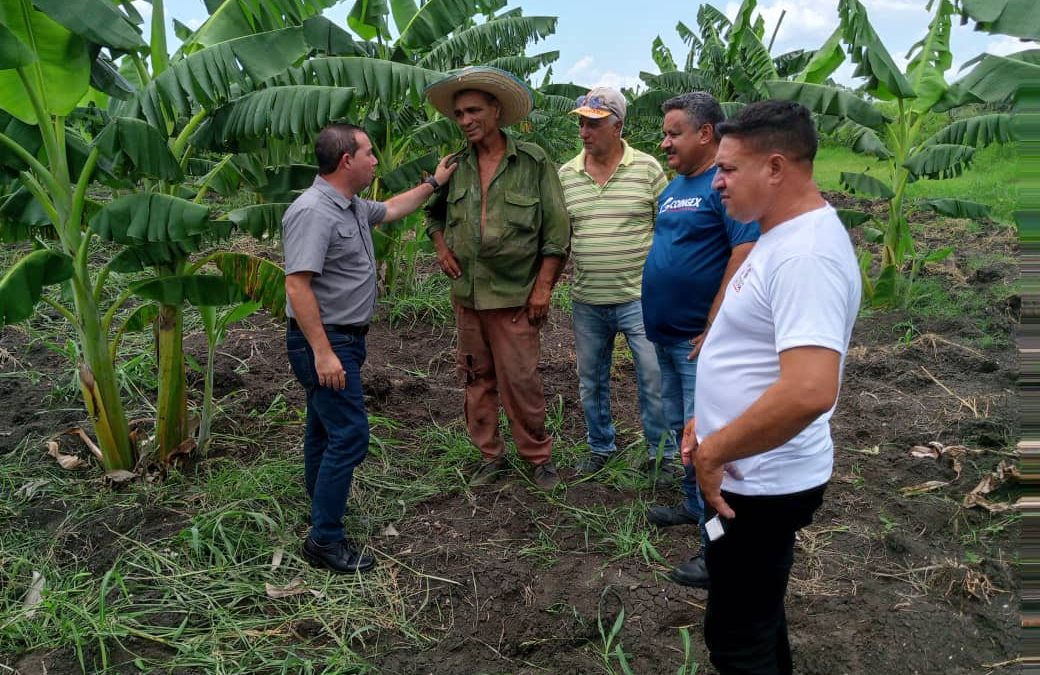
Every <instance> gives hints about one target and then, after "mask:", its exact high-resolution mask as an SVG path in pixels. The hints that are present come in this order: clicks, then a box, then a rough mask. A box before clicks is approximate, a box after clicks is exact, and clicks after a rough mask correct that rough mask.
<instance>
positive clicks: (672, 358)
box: [654, 340, 708, 546]
mask: <svg viewBox="0 0 1040 675" xmlns="http://www.w3.org/2000/svg"><path fill="white" fill-rule="evenodd" d="M654 347H655V348H656V349H657V360H658V362H660V364H661V401H662V407H663V409H664V420H665V424H667V425H668V429H669V430H670V432H671V433H672V434H673V435H674V437H675V439H676V440H677V441H682V433H683V427H685V426H686V422H687V421H688V420H689V419H690V418H691V417H693V395H694V392H695V390H696V387H697V359H694V360H692V361H691V360H689V358H688V357H689V356H690V352H691V351H692V350H693V345H691V344H690V341H689V340H683V341H682V342H678V343H676V344H673V345H661V344H655V345H654ZM683 468H684V469H685V471H686V474H685V475H684V476H683V481H682V490H683V496H684V497H685V499H684V501H683V507H685V509H686V510H687V511H689V512H690V513H691V514H693V515H695V516H697V522H698V524H699V525H700V528H701V541H703V542H704V544H705V546H706V545H707V542H708V536H707V534H706V533H705V532H704V499H702V498H701V490H700V488H699V487H697V476H696V475H695V474H694V471H693V467H689V466H685V465H684V466H683Z"/></svg>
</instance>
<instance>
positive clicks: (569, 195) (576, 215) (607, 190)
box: [560, 87, 676, 474]
mask: <svg viewBox="0 0 1040 675" xmlns="http://www.w3.org/2000/svg"><path fill="white" fill-rule="evenodd" d="M625 111H626V104H625V98H624V96H622V95H621V93H620V92H618V91H616V90H614V89H610V88H608V87H597V88H594V89H592V90H591V91H589V92H588V94H586V95H585V96H580V97H578V100H577V107H576V108H575V109H574V110H572V111H571V113H572V114H575V115H578V129H579V135H580V136H581V141H582V144H583V145H584V150H582V151H581V152H580V153H579V154H578V156H577V157H575V158H574V159H572V160H571V161H569V162H567V163H566V164H564V165H563V166H562V167H560V182H561V184H562V185H563V194H564V200H565V202H566V204H567V212H568V214H569V215H570V218H571V247H572V248H571V254H572V256H573V259H574V280H573V283H572V285H571V295H572V300H573V306H574V310H573V319H574V346H575V351H576V352H577V361H578V380H579V391H580V393H581V403H582V406H583V407H584V409H585V425H586V428H587V429H588V437H587V438H588V444H589V448H590V449H591V451H592V452H591V453H590V454H589V456H588V457H586V458H585V459H583V460H582V462H581V463H580V464H579V465H578V472H579V473H583V474H592V473H595V472H597V471H599V470H600V469H602V468H603V466H604V464H606V462H607V460H608V459H609V458H610V455H611V453H613V452H614V451H615V450H617V445H616V443H615V431H614V423H613V419H612V417H611V412H610V369H611V360H612V359H611V357H612V355H613V351H614V338H615V337H616V336H617V334H618V333H622V334H624V336H625V339H626V340H627V341H628V346H629V348H630V349H631V350H632V355H633V357H634V360H635V365H636V378H637V380H638V384H639V411H640V414H641V416H642V419H643V433H644V434H645V436H646V441H647V444H648V446H649V452H650V456H651V457H652V458H653V457H655V456H656V454H657V452H658V449H662V450H663V452H664V453H665V456H666V457H672V456H674V455H675V452H676V447H675V439H674V438H673V437H672V436H671V435H670V434H668V433H667V429H666V426H665V423H664V416H663V414H662V403H661V369H660V365H659V364H658V360H657V354H656V351H655V349H654V346H653V344H651V343H650V341H649V340H647V338H646V331H645V330H644V328H643V310H642V305H641V300H640V296H641V289H642V276H643V263H644V262H645V260H646V255H647V252H648V251H649V250H650V244H651V242H652V241H653V230H654V216H655V213H656V212H657V197H658V195H659V194H660V193H661V190H663V189H664V186H665V184H666V183H667V180H666V179H665V176H664V172H663V171H662V170H661V166H660V165H659V164H658V163H657V160H655V159H654V158H653V157H651V156H650V155H647V154H646V153H643V152H640V151H639V150H636V149H634V148H632V147H630V146H629V145H628V143H626V142H625V141H624V140H623V139H622V138H621V129H622V127H623V126H624V121H625Z"/></svg>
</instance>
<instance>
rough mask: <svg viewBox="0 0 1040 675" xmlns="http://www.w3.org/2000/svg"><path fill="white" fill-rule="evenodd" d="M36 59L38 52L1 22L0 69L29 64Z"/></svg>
mask: <svg viewBox="0 0 1040 675" xmlns="http://www.w3.org/2000/svg"><path fill="white" fill-rule="evenodd" d="M35 60H36V54H34V53H33V50H31V49H29V47H27V46H26V44H25V43H24V42H22V41H21V39H20V38H19V37H18V36H17V35H15V34H14V33H13V32H11V29H10V28H8V27H7V26H5V25H4V24H2V23H0V70H10V69H11V68H20V67H22V66H27V65H29V64H30V63H32V62H33V61H35Z"/></svg>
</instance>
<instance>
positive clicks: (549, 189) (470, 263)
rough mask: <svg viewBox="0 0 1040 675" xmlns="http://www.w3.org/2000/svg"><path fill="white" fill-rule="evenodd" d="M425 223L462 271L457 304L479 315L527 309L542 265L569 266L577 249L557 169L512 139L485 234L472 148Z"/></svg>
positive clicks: (491, 191) (493, 188)
mask: <svg viewBox="0 0 1040 675" xmlns="http://www.w3.org/2000/svg"><path fill="white" fill-rule="evenodd" d="M426 215H427V222H428V231H429V232H430V233H431V234H432V233H433V232H437V231H441V230H443V231H444V240H445V242H446V243H447V244H448V247H449V248H451V250H452V251H453V252H454V253H455V257H456V259H458V261H459V267H460V268H461V269H462V275H461V276H460V277H459V278H458V279H455V280H454V281H453V282H452V286H451V294H452V297H453V298H454V299H455V300H456V301H457V302H458V303H459V304H461V305H463V306H464V307H470V308H472V309H501V308H503V307H520V306H522V305H525V304H527V297H528V295H530V293H531V287H532V286H534V281H535V278H536V277H537V276H538V270H539V269H540V268H541V264H542V258H543V257H545V256H557V257H560V258H566V257H567V252H568V249H569V247H570V220H569V219H568V216H567V208H566V206H565V205H564V201H563V188H562V187H560V179H559V176H558V175H557V171H556V168H555V167H554V166H553V164H552V162H551V161H550V160H549V158H548V157H547V156H546V154H545V151H544V150H542V149H541V148H540V147H538V146H537V145H534V144H533V143H524V142H517V141H514V140H513V139H512V138H511V137H510V136H508V135H506V152H505V156H504V157H503V158H502V162H501V163H500V164H499V165H498V169H496V170H495V175H494V176H493V177H492V178H491V184H490V185H489V186H488V204H487V215H486V220H485V222H484V231H483V232H481V229H480V169H479V168H478V166H477V152H476V148H475V147H473V146H470V148H469V152H467V153H466V154H465V155H463V156H462V158H461V159H460V160H459V168H458V169H456V171H455V173H454V174H453V175H452V177H451V180H449V181H448V185H447V186H445V187H444V188H443V189H442V190H440V191H439V192H438V194H437V196H436V197H435V198H434V199H433V200H432V201H431V202H430V205H429V206H428V207H427V211H426Z"/></svg>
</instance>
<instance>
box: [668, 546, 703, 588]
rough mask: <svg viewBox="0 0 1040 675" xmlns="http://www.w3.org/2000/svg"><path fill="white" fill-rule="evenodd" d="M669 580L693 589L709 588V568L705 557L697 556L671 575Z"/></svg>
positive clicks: (677, 568)
mask: <svg viewBox="0 0 1040 675" xmlns="http://www.w3.org/2000/svg"><path fill="white" fill-rule="evenodd" d="M668 578H669V579H671V580H672V581H674V582H675V583H677V584H682V585H683V586H691V587H693V588H707V587H708V567H707V565H705V564H704V555H702V554H697V555H695V556H694V557H692V558H690V559H689V560H687V561H686V562H684V563H683V564H682V565H679V566H678V567H676V568H675V569H674V570H672V571H671V573H669V575H668Z"/></svg>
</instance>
